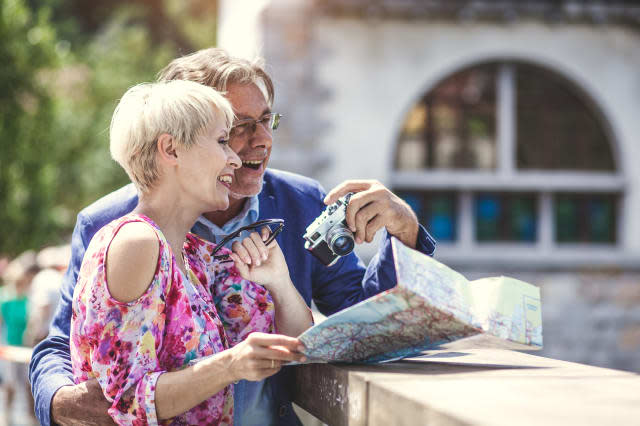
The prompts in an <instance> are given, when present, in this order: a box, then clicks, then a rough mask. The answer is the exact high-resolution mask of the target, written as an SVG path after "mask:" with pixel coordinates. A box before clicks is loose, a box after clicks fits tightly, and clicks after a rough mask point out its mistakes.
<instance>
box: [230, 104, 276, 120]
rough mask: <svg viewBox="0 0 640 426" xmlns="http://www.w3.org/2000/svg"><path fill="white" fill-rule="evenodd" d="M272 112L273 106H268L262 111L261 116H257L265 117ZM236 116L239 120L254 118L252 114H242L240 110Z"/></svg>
mask: <svg viewBox="0 0 640 426" xmlns="http://www.w3.org/2000/svg"><path fill="white" fill-rule="evenodd" d="M270 113H271V108H269V107H267V108H265V109H264V110H263V111H262V113H261V114H260V116H259V117H257V118H260V117H264V116H265V115H267V114H270ZM236 118H237V119H238V120H253V117H252V116H250V115H248V114H242V113H239V112H237V113H236Z"/></svg>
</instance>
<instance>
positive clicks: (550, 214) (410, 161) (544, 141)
mask: <svg viewBox="0 0 640 426" xmlns="http://www.w3.org/2000/svg"><path fill="white" fill-rule="evenodd" d="M610 138H611V136H610V132H609V128H608V125H607V123H606V122H605V120H604V119H603V117H602V115H601V114H600V113H599V112H598V109H597V107H596V106H595V105H594V103H593V102H592V101H591V100H590V99H589V97H588V96H587V95H586V94H585V93H583V92H582V90H580V88H578V87H576V85H575V84H573V83H572V82H570V81H569V80H567V79H566V78H564V77H562V76H560V75H558V74H557V73H554V72H552V71H549V70H547V69H544V68H542V67H539V66H536V65H532V64H528V63H511V62H510V63H502V62H491V63H485V64H480V65H476V66H473V67H470V68H467V69H464V70H461V71H459V72H456V73H454V74H452V75H450V76H448V77H447V78H445V79H444V80H442V81H441V82H440V83H438V84H437V85H436V86H435V87H433V88H432V89H431V90H429V91H428V92H427V93H426V94H425V95H424V96H422V97H421V98H420V99H418V101H417V102H416V104H415V105H413V107H412V108H411V109H410V110H409V112H408V113H407V115H406V118H405V121H404V123H403V125H402V128H401V131H400V134H399V137H398V143H397V150H396V156H395V165H394V166H395V167H394V171H393V173H392V185H393V188H394V190H395V191H396V192H397V193H398V194H399V195H400V196H402V197H403V198H404V199H405V200H407V202H408V203H409V204H411V206H412V207H413V208H414V209H415V211H416V213H417V214H418V216H419V218H420V221H421V223H423V224H425V225H426V226H427V228H428V229H429V230H430V231H431V232H432V233H433V234H434V236H435V237H436V239H438V240H439V241H441V242H450V243H452V244H457V245H462V246H466V247H470V246H475V245H482V244H491V243H498V244H503V245H504V244H505V243H508V244H511V245H513V244H517V245H518V246H525V247H530V246H537V247H538V248H544V249H548V248H552V249H553V248H562V247H568V246H572V247H576V246H594V245H598V244H605V245H615V244H616V243H617V242H618V231H617V229H618V227H617V225H618V224H617V217H618V212H619V203H620V199H621V195H622V190H623V179H622V177H621V176H620V174H618V172H617V170H616V161H615V155H614V150H613V144H612V143H611V140H610Z"/></svg>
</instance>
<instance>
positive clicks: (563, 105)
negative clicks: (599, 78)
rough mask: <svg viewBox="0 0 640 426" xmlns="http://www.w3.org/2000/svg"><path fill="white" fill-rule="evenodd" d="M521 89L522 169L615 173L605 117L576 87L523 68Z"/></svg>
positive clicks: (518, 78)
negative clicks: (612, 171)
mask: <svg viewBox="0 0 640 426" xmlns="http://www.w3.org/2000/svg"><path fill="white" fill-rule="evenodd" d="M516 87H517V95H516V96H517V98H516V104H517V124H516V126H517V141H518V146H517V162H518V168H521V169H538V170H558V169H562V170H597V171H610V170H614V163H613V154H612V151H611V147H610V144H609V141H608V138H607V136H606V133H605V131H604V129H603V128H602V126H601V123H600V119H599V117H598V116H597V114H596V113H595V112H594V108H593V107H592V104H591V102H590V101H589V100H588V99H587V98H586V96H584V95H582V94H581V93H580V92H579V91H578V89H576V88H574V87H573V85H572V84H571V83H569V82H568V81H566V80H565V79H563V78H561V77H559V76H557V75H555V74H554V73H551V72H549V71H546V70H543V69H541V68H538V67H534V66H530V65H518V66H517V68H516Z"/></svg>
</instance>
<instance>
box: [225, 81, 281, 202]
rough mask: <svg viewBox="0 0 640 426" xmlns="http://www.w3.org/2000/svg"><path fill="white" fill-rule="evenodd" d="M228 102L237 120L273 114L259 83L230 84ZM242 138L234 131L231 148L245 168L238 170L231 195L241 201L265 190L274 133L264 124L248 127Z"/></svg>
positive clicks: (255, 118) (231, 136) (230, 141)
mask: <svg viewBox="0 0 640 426" xmlns="http://www.w3.org/2000/svg"><path fill="white" fill-rule="evenodd" d="M226 97H227V99H229V101H230V102H231V105H232V106H233V112H234V113H235V114H236V121H242V120H245V119H252V120H258V119H260V118H262V117H264V115H265V114H269V113H270V112H271V108H270V107H269V105H268V104H267V101H266V100H265V97H264V95H263V93H262V91H261V90H260V89H259V88H258V86H256V85H255V84H253V83H251V84H230V85H229V86H227V94H226ZM247 127H249V128H248V129H245V131H244V132H242V134H241V135H235V133H236V132H234V131H233V130H232V131H231V134H230V138H229V146H230V147H231V149H233V150H234V151H235V152H236V153H237V154H238V156H239V157H240V159H241V160H242V167H240V168H239V169H236V171H235V179H234V180H233V183H232V185H231V194H230V195H231V196H232V197H234V198H237V199H240V198H245V197H251V196H254V195H257V194H259V193H260V191H261V190H262V176H263V175H264V172H265V170H266V168H267V164H268V163H269V156H270V155H271V145H272V142H273V137H272V133H271V132H272V130H271V129H270V128H269V127H268V126H267V125H266V124H262V123H258V124H256V126H255V131H252V129H251V127H252V126H247Z"/></svg>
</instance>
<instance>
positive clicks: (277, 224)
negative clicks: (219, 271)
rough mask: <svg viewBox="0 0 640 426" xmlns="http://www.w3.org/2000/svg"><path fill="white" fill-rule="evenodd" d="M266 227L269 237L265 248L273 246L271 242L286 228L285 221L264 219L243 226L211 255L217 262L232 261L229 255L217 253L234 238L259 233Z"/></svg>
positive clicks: (218, 245) (224, 239)
mask: <svg viewBox="0 0 640 426" xmlns="http://www.w3.org/2000/svg"><path fill="white" fill-rule="evenodd" d="M264 226H267V227H268V228H269V231H270V233H269V237H268V238H267V239H266V241H265V242H264V245H265V246H268V245H269V244H271V241H273V240H274V239H275V238H276V237H277V236H278V234H279V233H280V232H282V230H283V228H284V219H264V220H259V221H257V222H254V223H252V224H251V225H247V226H243V227H242V228H240V229H238V230H236V231H234V232H232V233H231V234H229V235H227V236H226V237H224V238H223V239H222V241H220V242H219V243H218V244H217V246H216V248H215V249H214V250H213V253H211V254H212V255H213V258H214V259H216V260H221V261H223V262H225V261H230V260H231V259H229V255H228V254H219V255H216V253H217V252H218V251H219V250H220V249H221V248H222V247H224V245H225V244H227V243H228V242H229V241H231V240H233V239H234V238H237V237H238V236H239V235H240V234H241V233H243V232H244V231H257V232H260V229H261V228H262V227H264Z"/></svg>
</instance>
